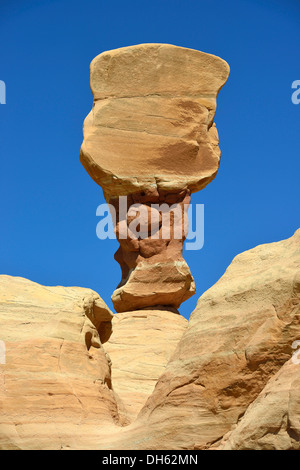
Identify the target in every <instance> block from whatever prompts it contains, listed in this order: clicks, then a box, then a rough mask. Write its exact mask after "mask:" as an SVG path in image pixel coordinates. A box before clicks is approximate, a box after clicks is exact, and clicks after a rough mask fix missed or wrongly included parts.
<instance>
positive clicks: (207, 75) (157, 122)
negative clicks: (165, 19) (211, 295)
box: [80, 44, 229, 312]
mask: <svg viewBox="0 0 300 470" xmlns="http://www.w3.org/2000/svg"><path fill="white" fill-rule="evenodd" d="M228 75H229V66H228V64H227V63H226V62H225V61H223V60H222V59H220V58H218V57H216V56H213V55H210V54H205V53H203V52H199V51H195V50H191V49H186V48H182V47H176V46H172V45H167V44H142V45H138V46H132V47H126V48H122V49H117V50H113V51H108V52H104V53H103V54H100V55H99V56H98V57H96V58H95V59H94V60H93V61H92V63H91V89H92V92H93V96H94V103H93V109H92V111H91V112H90V114H89V115H88V116H87V118H86V120H85V123H84V141H83V144H82V148H81V154H80V158H81V162H82V164H83V165H84V167H85V168H86V170H87V171H88V173H89V174H90V176H91V177H92V178H93V179H94V180H95V181H96V183H97V184H99V185H100V186H101V187H102V188H103V192H104V196H105V199H106V201H107V202H109V203H110V204H112V205H113V207H116V206H117V205H118V203H119V198H120V197H121V196H129V200H128V214H127V217H126V214H125V219H124V215H123V217H122V218H119V213H118V214H117V215H118V216H117V219H116V232H117V234H118V235H119V234H120V228H122V230H123V232H124V229H126V230H127V228H126V227H124V223H125V225H126V222H128V218H130V207H131V205H132V204H133V202H134V203H140V204H142V205H143V207H144V209H146V210H148V211H150V205H151V204H153V203H155V204H160V203H166V204H169V205H171V204H174V203H177V204H178V205H179V206H184V205H185V204H186V205H188V204H189V198H190V194H191V193H192V192H195V191H199V190H201V189H203V188H204V187H205V186H206V185H207V184H208V183H210V182H211V181H212V180H213V178H214V177H215V176H216V174H217V171H218V168H219V163H220V149H219V140H218V133H217V129H216V126H215V124H214V123H213V119H214V115H215V110H216V98H217V95H218V93H219V91H220V89H221V87H222V86H223V85H224V83H225V82H226V80H227V78H228ZM181 209H182V207H181ZM154 212H155V210H154ZM152 215H153V211H152ZM159 216H160V217H161V213H160V215H159ZM126 219H127V220H126ZM160 223H161V225H162V226H163V225H164V221H163V220H162V221H160ZM120 225H122V227H120ZM144 225H145V226H146V228H147V231H148V223H147V222H145V223H144ZM176 226H177V228H178V226H179V227H181V222H180V221H179V222H176V221H175V222H174V221H173V223H172V230H173V229H174V228H176ZM160 229H161V226H160V227H159V228H158V229H157V230H156V231H155V233H157V232H159V230H160ZM161 235H162V234H161V233H160V234H159V237H158V239H156V237H155V236H152V234H150V230H149V233H148V234H147V236H145V237H144V236H143V234H141V236H134V234H133V233H132V232H131V231H130V230H128V231H127V236H126V237H125V239H123V240H122V242H121V248H120V250H119V251H118V252H117V254H116V259H117V261H118V262H119V263H120V265H121V268H122V281H121V283H120V285H119V286H118V289H117V291H116V292H115V293H114V295H113V297H112V299H113V302H114V307H115V308H116V310H117V312H122V311H126V310H135V309H137V308H142V307H145V306H155V305H157V304H164V305H168V306H173V307H176V308H177V307H178V306H179V305H180V304H181V302H183V301H184V300H186V299H188V298H189V297H190V296H191V295H193V294H194V293H195V286H194V281H193V278H192V276H191V273H190V271H189V268H188V266H187V264H186V263H185V261H184V260H183V259H182V245H183V242H184V240H185V236H186V231H182V235H181V237H180V238H178V239H176V243H174V237H173V236H172V234H171V235H170V236H167V237H164V238H162V236H161ZM118 240H119V241H120V237H119V236H118ZM145 279H147V282H145Z"/></svg>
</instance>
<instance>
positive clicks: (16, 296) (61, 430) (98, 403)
mask: <svg viewBox="0 0 300 470" xmlns="http://www.w3.org/2000/svg"><path fill="white" fill-rule="evenodd" d="M111 318H112V313H111V312H110V310H109V309H108V307H107V306H106V305H105V304H104V302H103V301H102V300H101V298H100V297H99V296H98V295H97V294H96V293H95V292H93V291H91V290H90V289H82V288H71V287H68V288H66V287H43V286H40V285H38V284H36V283H34V282H30V281H28V280H26V279H22V278H13V277H10V276H0V325H1V327H0V339H1V341H3V342H4V343H5V348H6V358H5V364H0V449H18V448H20V449H60V448H68V447H76V444H77V442H78V440H80V444H81V446H83V447H84V446H85V445H86V441H88V443H89V445H91V443H92V442H93V439H94V438H93V435H95V436H97V435H98V434H99V430H98V428H99V423H100V424H101V425H102V426H103V425H105V427H106V433H107V430H108V429H110V427H111V428H114V427H115V426H116V425H118V424H119V416H118V405H117V401H116V399H115V396H114V393H113V391H112V386H111V373H110V360H109V357H108V356H107V354H106V352H105V351H104V349H103V346H102V344H101V336H102V331H104V329H106V328H105V326H106V325H107V324H110V322H111ZM95 440H96V439H95ZM98 441H99V439H97V442H98ZM92 445H93V444H92ZM94 445H96V442H94Z"/></svg>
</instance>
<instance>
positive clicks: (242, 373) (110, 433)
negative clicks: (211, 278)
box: [0, 230, 300, 450]
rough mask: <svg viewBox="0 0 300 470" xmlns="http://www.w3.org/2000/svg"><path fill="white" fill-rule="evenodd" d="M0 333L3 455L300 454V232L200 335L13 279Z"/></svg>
mask: <svg viewBox="0 0 300 470" xmlns="http://www.w3.org/2000/svg"><path fill="white" fill-rule="evenodd" d="M0 324H1V330H0V331H1V334H0V339H1V340H2V341H4V343H5V346H6V363H5V364H3V363H2V362H3V361H1V364H0V449H147V450H148V449H150V450H151V449H171V450H172V449H174V450H175V449H213V450H214V449H215V450H218V449H220V450H223V449H225V450H231V449H233V450H240V449H264V450H268V449H271V450H273V449H283V450H292V449H295V450H300V444H299V443H300V403H299V396H300V393H299V392H300V360H299V359H300V357H299V356H300V354H298V352H297V351H296V350H295V345H297V344H299V343H298V341H300V230H298V231H297V232H296V233H295V235H294V236H293V237H292V238H290V239H288V240H284V241H282V242H278V243H273V244H270V245H263V246H259V247H257V248H254V249H253V250H250V251H248V252H246V253H243V254H241V255H239V256H237V257H236V258H235V259H234V261H233V262H232V264H231V265H230V267H229V268H228V269H227V271H226V273H225V274H224V276H223V277H222V278H221V279H220V281H219V282H218V283H217V284H216V285H215V286H214V287H212V288H211V289H210V290H208V291H207V292H206V293H205V294H203V296H202V297H201V298H200V299H199V302H198V305H197V307H196V309H195V311H194V312H193V313H192V315H191V319H190V321H189V324H188V325H187V321H186V320H184V319H183V318H182V317H181V316H180V315H178V314H176V313H175V312H172V311H168V310H151V309H144V310H141V311H136V312H128V313H120V314H117V315H115V316H112V313H111V312H110V310H109V309H108V308H107V306H106V305H105V304H104V302H103V301H102V300H101V299H100V297H99V296H98V295H97V294H96V293H95V292H93V291H91V290H89V289H82V288H70V287H68V288H65V287H43V286H39V285H38V284H35V283H33V282H30V281H27V280H25V279H21V278H12V277H9V276H0ZM1 357H3V356H1Z"/></svg>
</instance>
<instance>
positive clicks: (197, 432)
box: [122, 230, 300, 449]
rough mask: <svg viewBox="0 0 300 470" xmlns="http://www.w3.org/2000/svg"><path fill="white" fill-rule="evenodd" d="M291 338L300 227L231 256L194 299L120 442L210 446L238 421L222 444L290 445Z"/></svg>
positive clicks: (299, 297) (293, 421)
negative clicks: (168, 356) (170, 353)
mask: <svg viewBox="0 0 300 470" xmlns="http://www.w3.org/2000/svg"><path fill="white" fill-rule="evenodd" d="M299 339H300V230H298V231H297V232H296V234H295V235H294V236H293V237H292V238H290V239H288V240H285V241H282V242H279V243H274V244H270V245H263V246H259V247H257V248H254V249H252V250H250V251H247V252H245V253H243V254H241V255H239V256H237V257H236V258H235V259H234V261H233V262H232V264H231V266H230V267H229V268H228V269H227V271H226V273H225V274H224V276H223V277H222V278H221V279H220V281H219V282H218V283H217V284H216V285H215V286H214V287H212V288H211V289H210V290H208V291H207V292H206V293H205V294H204V295H203V296H202V297H201V298H200V299H199V302H198V305H197V308H196V310H195V311H194V312H193V314H192V316H191V319H190V321H189V327H188V329H187V330H186V332H185V334H184V335H183V337H182V339H181V341H180V343H179V345H178V347H177V349H176V351H175V353H174V356H173V358H172V359H171V361H170V362H169V364H168V365H167V368H166V371H165V372H164V374H163V375H162V376H161V377H160V379H159V381H158V383H157V385H156V387H155V390H154V393H153V394H152V395H151V397H150V398H149V399H148V401H147V404H146V405H145V407H144V408H143V410H142V411H141V413H140V415H139V418H138V420H137V422H136V423H135V425H134V426H133V427H132V429H131V431H130V435H127V436H124V441H123V444H122V445H123V446H124V447H125V448H127V446H128V447H129V448H130V447H132V448H135V447H137V448H144V446H145V445H146V446H147V449H155V448H160V449H161V448H163V449H208V448H217V447H218V442H221V440H222V438H223V436H224V435H225V434H227V433H228V432H230V431H231V429H232V428H234V427H235V426H236V425H237V424H238V426H237V427H236V429H235V430H234V431H233V433H232V436H231V438H229V440H228V441H227V444H226V447H227V448H230V447H232V448H243V447H245V448H252V449H259V448H262V447H263V448H274V446H276V448H286V449H287V448H289V449H298V448H299V433H300V427H299V398H298V397H299V393H300V390H299V370H298V369H297V367H298V368H300V365H297V366H296V365H295V366H294V365H292V364H290V363H289V362H288V361H290V359H291V357H292V355H293V353H294V350H293V349H292V345H293V343H294V341H296V340H299ZM276 374H278V376H276V377H275V375H276ZM274 377H275V378H274ZM263 390H264V391H263ZM268 394H269V395H268ZM255 400H256V401H255ZM253 402H255V403H254V405H252V407H251V408H249V406H250V405H251V403H253ZM248 408H249V410H248V413H247V414H246V415H245V416H244V418H243V419H242V420H241V421H240V422H239V420H240V419H241V417H242V416H243V415H244V414H245V412H246V411H247V409H248ZM258 416H260V418H258ZM255 420H256V422H257V421H260V426H258V427H257V426H256V425H255ZM273 434H277V436H273Z"/></svg>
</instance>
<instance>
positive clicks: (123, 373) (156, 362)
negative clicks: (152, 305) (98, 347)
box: [105, 309, 188, 424]
mask: <svg viewBox="0 0 300 470" xmlns="http://www.w3.org/2000/svg"><path fill="white" fill-rule="evenodd" d="M187 323H188V322H187V320H186V319H185V318H184V317H182V316H181V315H179V314H174V312H172V311H167V310H165V309H161V310H151V309H145V310H140V311H136V312H126V313H119V314H117V315H114V318H113V321H112V334H111V336H110V338H109V340H108V341H107V343H106V344H105V350H106V352H107V353H108V354H109V357H110V359H111V364H112V368H111V375H112V383H113V389H114V392H115V393H116V394H117V395H118V398H119V399H120V400H121V401H122V404H123V408H122V410H121V407H119V410H120V412H122V418H123V422H125V423H126V424H129V423H130V422H132V421H133V420H134V419H135V418H136V416H137V415H138V413H139V412H140V410H141V408H142V407H143V405H144V404H145V402H146V401H147V398H148V397H149V396H150V395H151V393H152V392H153V390H154V387H155V385H156V382H157V380H158V379H159V377H160V376H161V375H162V373H163V372H164V369H165V367H166V365H167V363H168V362H169V360H170V358H171V357H172V355H173V353H174V351H175V349H176V346H177V344H178V342H179V340H180V339H181V337H182V335H183V333H184V331H185V330H186V328H187Z"/></svg>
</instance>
